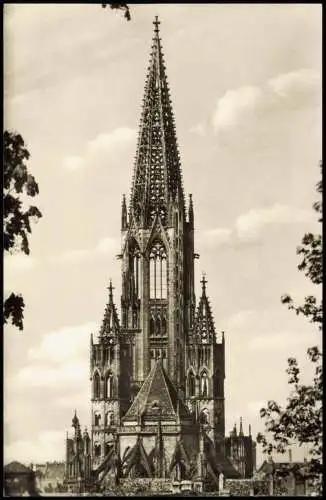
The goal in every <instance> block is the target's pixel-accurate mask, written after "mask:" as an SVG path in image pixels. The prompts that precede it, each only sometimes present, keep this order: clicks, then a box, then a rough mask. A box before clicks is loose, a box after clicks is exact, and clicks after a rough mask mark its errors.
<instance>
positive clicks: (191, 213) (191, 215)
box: [188, 194, 194, 227]
mask: <svg viewBox="0 0 326 500" xmlns="http://www.w3.org/2000/svg"><path fill="white" fill-rule="evenodd" d="M188 221H189V223H190V224H191V227H194V206H193V202H192V194H189V210H188Z"/></svg>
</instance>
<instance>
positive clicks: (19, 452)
mask: <svg viewBox="0 0 326 500" xmlns="http://www.w3.org/2000/svg"><path fill="white" fill-rule="evenodd" d="M64 439H65V433H64V430H62V432H61V431H51V430H48V431H44V432H42V433H40V434H39V435H38V437H37V439H33V440H19V441H14V442H13V443H11V444H9V445H7V446H5V447H4V462H5V463H9V462H11V461H14V460H17V457H19V461H21V462H23V463H25V464H27V465H29V464H30V463H35V462H39V463H42V462H46V461H52V460H58V457H59V460H60V459H61V460H64V458H65V457H64V454H65V448H64Z"/></svg>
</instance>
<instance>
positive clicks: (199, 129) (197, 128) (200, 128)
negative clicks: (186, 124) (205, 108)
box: [190, 122, 207, 137]
mask: <svg viewBox="0 0 326 500" xmlns="http://www.w3.org/2000/svg"><path fill="white" fill-rule="evenodd" d="M190 132H191V133H193V134H197V135H200V136H202V137H204V136H205V135H206V132H207V125H206V123H203V122H201V123H197V125H194V126H193V127H191V129H190Z"/></svg>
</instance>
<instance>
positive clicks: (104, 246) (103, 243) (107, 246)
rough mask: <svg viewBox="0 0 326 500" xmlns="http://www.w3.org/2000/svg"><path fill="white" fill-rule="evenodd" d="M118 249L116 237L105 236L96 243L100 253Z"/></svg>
mask: <svg viewBox="0 0 326 500" xmlns="http://www.w3.org/2000/svg"><path fill="white" fill-rule="evenodd" d="M116 249H117V239H116V238H103V239H101V240H100V241H99V242H98V244H97V245H96V251H97V252H99V253H104V254H105V253H111V252H113V251H115V250H116Z"/></svg>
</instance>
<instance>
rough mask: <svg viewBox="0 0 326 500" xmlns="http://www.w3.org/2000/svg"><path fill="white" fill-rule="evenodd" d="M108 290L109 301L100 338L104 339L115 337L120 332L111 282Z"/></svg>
mask: <svg viewBox="0 0 326 500" xmlns="http://www.w3.org/2000/svg"><path fill="white" fill-rule="evenodd" d="M108 290H109V301H108V303H107V306H106V308H105V313H104V318H103V322H102V326H101V329H100V337H102V338H103V337H110V336H114V335H115V334H117V333H118V332H119V329H120V324H119V317H118V313H117V310H116V307H115V304H114V302H113V286H112V281H111V280H110V284H109V286H108Z"/></svg>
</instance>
